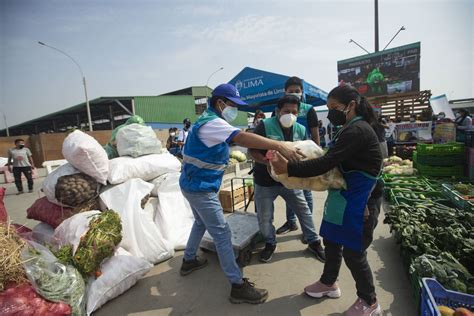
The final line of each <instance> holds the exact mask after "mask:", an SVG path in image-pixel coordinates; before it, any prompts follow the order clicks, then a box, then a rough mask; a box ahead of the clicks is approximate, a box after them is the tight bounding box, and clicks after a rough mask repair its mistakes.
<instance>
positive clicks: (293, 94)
mask: <svg viewBox="0 0 474 316" xmlns="http://www.w3.org/2000/svg"><path fill="white" fill-rule="evenodd" d="M286 95H292V96H295V97H298V98H299V99H300V100H301V97H302V96H303V93H296V92H292V93H287V94H286Z"/></svg>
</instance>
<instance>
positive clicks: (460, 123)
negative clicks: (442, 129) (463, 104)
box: [454, 109, 472, 143]
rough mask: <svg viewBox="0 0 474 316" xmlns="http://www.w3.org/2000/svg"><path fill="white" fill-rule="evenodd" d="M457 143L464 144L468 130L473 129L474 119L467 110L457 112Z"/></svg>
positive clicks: (455, 121)
mask: <svg viewBox="0 0 474 316" xmlns="http://www.w3.org/2000/svg"><path fill="white" fill-rule="evenodd" d="M454 123H456V141H457V142H461V143H463V142H464V140H465V138H466V130H469V129H471V127H472V118H471V115H470V114H469V111H467V110H466V109H458V110H457V111H456V119H455V120H454Z"/></svg>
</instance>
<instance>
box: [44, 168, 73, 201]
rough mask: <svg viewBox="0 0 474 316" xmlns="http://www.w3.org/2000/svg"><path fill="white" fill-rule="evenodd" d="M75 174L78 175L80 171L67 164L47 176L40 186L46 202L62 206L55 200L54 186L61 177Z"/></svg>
mask: <svg viewBox="0 0 474 316" xmlns="http://www.w3.org/2000/svg"><path fill="white" fill-rule="evenodd" d="M76 173H80V171H79V170H77V169H76V168H74V166H73V165H71V164H70V163H67V164H64V165H62V166H61V167H59V168H57V169H55V170H53V172H51V173H50V174H48V175H47V176H46V178H45V179H44V181H43V184H42V190H43V192H44V194H45V195H46V197H47V198H48V201H50V202H51V203H54V204H57V205H63V204H61V203H59V202H58V200H57V199H56V184H57V183H58V179H59V178H61V177H62V176H69V175H71V174H76ZM63 206H64V205H63Z"/></svg>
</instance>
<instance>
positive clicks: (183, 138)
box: [178, 118, 191, 148]
mask: <svg viewBox="0 0 474 316" xmlns="http://www.w3.org/2000/svg"><path fill="white" fill-rule="evenodd" d="M183 124H184V128H183V130H182V131H180V132H179V135H178V145H179V147H180V148H183V146H184V144H185V143H186V138H188V133H189V129H190V128H191V120H190V119H188V118H185V119H184V120H183Z"/></svg>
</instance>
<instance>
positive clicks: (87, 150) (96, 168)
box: [62, 130, 109, 185]
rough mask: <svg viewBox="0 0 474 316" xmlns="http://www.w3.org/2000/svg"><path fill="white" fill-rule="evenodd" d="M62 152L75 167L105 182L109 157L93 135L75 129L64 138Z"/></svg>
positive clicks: (102, 182) (100, 181) (98, 180)
mask: <svg viewBox="0 0 474 316" xmlns="http://www.w3.org/2000/svg"><path fill="white" fill-rule="evenodd" d="M62 153H63V156H64V158H66V160H67V161H68V162H69V163H70V164H72V165H73V166H74V167H75V168H77V169H78V170H80V171H81V172H83V173H85V174H87V175H88V176H91V177H93V178H94V179H96V180H97V182H99V183H101V184H104V185H105V184H106V183H107V176H108V174H109V158H108V157H107V153H106V152H105V150H104V148H102V146H101V145H100V144H99V143H98V142H97V140H95V138H94V137H92V136H90V135H87V134H86V133H83V132H81V131H78V130H76V131H74V132H72V133H71V134H69V135H68V136H67V137H66V139H65V140H64V143H63V149H62Z"/></svg>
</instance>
